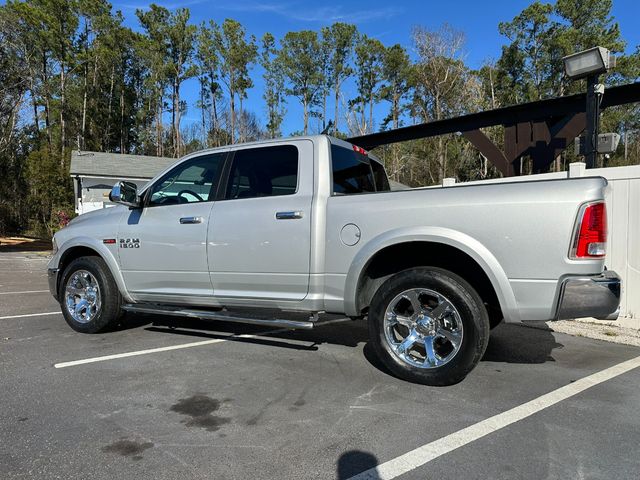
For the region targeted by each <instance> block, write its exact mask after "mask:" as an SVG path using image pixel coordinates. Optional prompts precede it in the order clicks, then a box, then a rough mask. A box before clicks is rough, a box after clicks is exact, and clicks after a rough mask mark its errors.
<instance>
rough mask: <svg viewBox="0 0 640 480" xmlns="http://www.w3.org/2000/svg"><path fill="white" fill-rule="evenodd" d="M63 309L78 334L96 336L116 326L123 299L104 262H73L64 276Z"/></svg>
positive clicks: (95, 259) (94, 259)
mask: <svg viewBox="0 0 640 480" xmlns="http://www.w3.org/2000/svg"><path fill="white" fill-rule="evenodd" d="M61 280H62V281H61V282H60V286H59V292H58V294H59V296H58V298H59V299H60V307H61V308H62V314H63V316H64V319H65V320H66V321H67V323H68V324H69V326H70V327H71V328H73V329H74V330H75V331H77V332H82V333H97V332H100V331H103V330H107V329H109V328H111V327H113V326H115V325H116V323H117V322H118V320H119V319H120V318H121V316H122V310H121V309H120V306H121V305H122V297H121V295H120V292H119V291H118V287H117V285H116V282H115V280H114V279H113V276H112V275H111V271H110V270H109V267H108V266H107V264H106V263H105V261H104V260H103V259H102V258H100V257H97V256H91V257H79V258H76V259H75V260H72V261H71V263H69V265H68V266H67V268H65V270H64V273H63V274H62V279H61Z"/></svg>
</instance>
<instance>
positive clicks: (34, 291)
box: [0, 290, 49, 295]
mask: <svg viewBox="0 0 640 480" xmlns="http://www.w3.org/2000/svg"><path fill="white" fill-rule="evenodd" d="M48 291H49V290H25V291H23V292H0V295H20V294H22V293H46V292H48Z"/></svg>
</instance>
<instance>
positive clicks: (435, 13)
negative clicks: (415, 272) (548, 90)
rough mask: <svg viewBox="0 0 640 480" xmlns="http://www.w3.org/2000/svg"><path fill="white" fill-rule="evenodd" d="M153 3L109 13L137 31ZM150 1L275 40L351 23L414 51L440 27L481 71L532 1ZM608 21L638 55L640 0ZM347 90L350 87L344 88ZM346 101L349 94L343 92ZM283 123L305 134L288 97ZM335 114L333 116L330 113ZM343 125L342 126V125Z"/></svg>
mask: <svg viewBox="0 0 640 480" xmlns="http://www.w3.org/2000/svg"><path fill="white" fill-rule="evenodd" d="M149 3H151V2H141V1H140V2H138V1H136V0H123V1H122V2H119V1H118V0H115V1H114V3H113V6H114V9H117V10H121V11H122V13H123V14H124V16H125V23H126V24H127V25H129V26H131V27H132V28H134V29H137V28H138V23H137V18H136V16H135V10H136V9H137V8H145V7H146V6H147V5H148V4H149ZM155 3H157V4H159V5H163V6H165V7H167V8H169V9H174V8H177V7H188V8H189V9H190V10H191V19H192V22H193V23H195V24H199V23H201V22H203V21H208V20H209V19H213V20H215V21H216V22H222V21H223V20H224V19H225V18H233V19H235V20H238V21H239V22H240V23H242V24H243V25H244V26H245V27H246V29H247V31H248V33H250V34H253V35H255V36H256V37H258V38H260V37H261V36H262V35H263V34H264V33H265V32H271V33H272V34H274V35H275V36H276V37H277V38H279V37H281V36H283V35H284V34H285V33H286V32H288V31H292V30H306V29H312V30H318V29H320V28H321V27H322V26H325V25H329V24H331V23H333V22H335V21H341V22H349V23H354V24H356V25H357V26H358V29H359V31H360V32H363V33H366V34H367V35H369V36H372V37H376V38H378V39H379V40H381V41H382V42H383V43H385V44H386V45H391V44H394V43H400V44H402V45H403V46H405V47H406V48H407V49H408V50H409V51H410V50H411V41H410V36H411V30H412V28H413V27H414V26H416V25H421V26H424V27H426V28H429V29H437V28H438V27H440V26H441V25H442V24H443V23H445V22H446V23H449V24H450V25H452V26H453V27H454V28H456V29H458V30H462V31H463V32H465V34H466V40H467V42H466V46H465V52H466V60H467V63H468V64H469V65H470V66H471V67H478V66H480V65H481V64H482V63H483V62H484V61H485V60H487V59H497V58H498V57H499V56H500V47H501V45H503V44H504V42H505V39H504V38H503V37H501V36H500V35H499V33H498V29H497V27H498V23H499V22H501V21H509V20H511V19H513V17H514V16H516V15H517V14H518V13H519V12H520V11H522V10H523V9H524V8H525V7H526V6H527V5H529V4H530V3H532V1H531V0H490V1H487V0H485V1H478V0H458V1H455V2H454V1H432V0H423V1H413V0H412V1H397V0H396V1H395V2H394V1H389V0H386V1H380V0H343V1H341V2H335V3H331V2H305V1H299V0H265V1H261V0H214V1H206V0H186V1H184V2H179V1H176V0H169V1H163V0H159V1H156V2H155ZM613 15H614V17H615V19H616V21H617V22H618V23H619V24H620V29H621V31H622V36H623V38H624V39H625V40H626V41H627V50H628V51H629V52H631V51H633V50H635V48H636V46H637V45H640V28H638V26H639V22H640V0H614V2H613ZM261 73H262V72H261V70H260V69H259V68H258V67H256V68H254V70H253V74H252V77H253V78H254V82H255V84H256V85H255V87H254V88H253V89H252V90H251V91H249V94H248V95H249V98H248V101H247V102H246V103H245V105H246V108H247V109H249V110H252V111H254V112H255V113H256V114H257V115H258V117H259V118H260V119H262V120H264V117H265V112H264V104H263V101H262V98H261V97H262V81H261V78H260V77H261ZM346 89H347V91H349V90H352V89H353V85H347V86H346ZM182 95H183V97H184V99H185V100H186V101H187V103H188V108H189V110H188V112H187V114H186V116H185V122H186V123H188V122H190V121H197V120H198V118H199V112H198V110H197V109H196V107H195V103H196V100H197V96H198V85H197V82H196V81H195V80H190V81H187V82H185V84H184V87H183V92H182ZM347 95H348V92H347ZM386 108H387V106H386V105H384V104H383V105H380V106H379V107H378V108H377V112H376V113H377V114H378V116H379V117H382V116H383V115H384V113H385V112H386V110H385V109H386ZM287 110H288V113H287V115H286V117H285V122H284V125H283V133H284V134H288V133H291V132H292V131H295V130H300V129H301V128H302V114H301V109H300V107H299V106H298V105H297V103H296V100H295V99H293V98H291V99H290V100H289V103H288V105H287ZM330 111H333V110H330ZM340 122H341V123H342V124H343V125H344V120H342V119H341V120H340Z"/></svg>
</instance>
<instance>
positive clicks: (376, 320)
mask: <svg viewBox="0 0 640 480" xmlns="http://www.w3.org/2000/svg"><path fill="white" fill-rule="evenodd" d="M422 288H424V289H429V290H431V291H434V292H437V293H438V294H440V295H442V296H444V297H446V299H447V300H448V301H449V303H450V304H451V305H453V307H455V309H456V310H457V313H458V314H459V318H460V321H461V322H462V326H463V335H462V342H460V344H459V345H460V346H459V350H458V351H457V353H455V354H454V355H453V356H452V358H451V359H450V360H449V361H448V362H447V363H444V365H440V366H434V367H431V368H419V367H416V366H413V365H411V364H410V363H408V362H407V361H406V360H403V359H401V358H400V356H399V355H398V354H396V352H395V351H394V349H393V348H392V346H391V345H390V344H389V341H388V340H387V338H386V335H385V331H384V316H385V312H386V310H387V307H388V306H389V305H390V304H391V302H392V301H393V300H394V299H396V298H397V296H398V295H400V294H401V293H403V292H405V291H407V290H410V289H422ZM369 335H370V339H371V342H372V344H373V348H374V350H375V352H376V354H377V356H378V358H379V359H380V360H381V361H382V363H383V364H384V365H385V366H386V367H387V368H388V369H389V370H390V371H391V372H392V373H393V374H394V375H396V376H397V377H399V378H402V379H405V380H408V381H410V382H415V383H421V384H425V385H432V386H445V385H452V384H455V383H458V382H460V381H461V380H463V379H464V378H465V377H466V376H467V374H468V373H469V372H470V371H471V370H473V368H474V367H475V366H476V365H477V364H478V362H479V361H480V359H481V358H482V355H483V354H484V352H485V350H486V348H487V344H488V343H489V316H488V314H487V310H486V308H485V306H484V304H483V302H482V300H481V298H480V296H479V295H478V294H477V292H476V291H475V290H474V289H473V288H472V287H471V285H469V284H468V283H467V282H466V281H465V280H464V279H462V278H461V277H459V276H458V275H456V274H454V273H452V272H449V271H447V270H443V269H440V268H432V267H418V268H412V269H410V270H405V271H402V272H400V273H398V274H396V275H394V276H392V277H391V278H389V279H388V280H386V281H385V282H384V283H383V284H382V285H381V286H380V288H379V289H378V291H377V292H376V293H375V295H374V297H373V300H372V302H371V305H370V308H369ZM425 358H426V355H425Z"/></svg>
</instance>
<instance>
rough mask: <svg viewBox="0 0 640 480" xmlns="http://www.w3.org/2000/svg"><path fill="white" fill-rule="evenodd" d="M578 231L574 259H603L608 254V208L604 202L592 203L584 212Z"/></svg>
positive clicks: (574, 244) (575, 237)
mask: <svg viewBox="0 0 640 480" xmlns="http://www.w3.org/2000/svg"><path fill="white" fill-rule="evenodd" d="M581 212H582V217H581V218H580V219H579V220H580V223H579V224H578V228H577V229H576V233H575V236H574V241H573V246H572V248H571V257H572V258H578V259H580V258H601V257H604V256H605V254H606V252H607V207H606V206H605V203H604V202H598V203H590V204H588V205H585V206H584V207H583V208H582V210H581Z"/></svg>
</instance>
